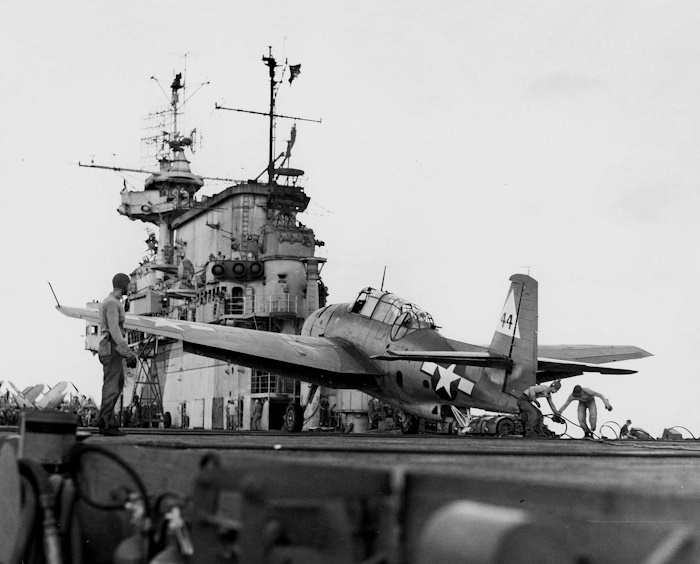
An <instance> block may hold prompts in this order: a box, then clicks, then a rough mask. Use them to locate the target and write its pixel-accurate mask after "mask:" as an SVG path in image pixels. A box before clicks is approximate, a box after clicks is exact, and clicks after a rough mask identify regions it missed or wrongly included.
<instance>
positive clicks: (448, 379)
mask: <svg viewBox="0 0 700 564" xmlns="http://www.w3.org/2000/svg"><path fill="white" fill-rule="evenodd" d="M455 366H456V365H455V364H450V367H449V368H443V367H442V366H440V365H439V364H438V372H439V373H440V380H438V383H437V384H435V391H436V392H437V391H438V390H439V389H440V388H442V389H443V390H445V392H446V393H447V395H448V396H450V397H452V393H451V392H450V385H451V384H452V382H454V381H455V380H461V377H460V376H459V375H458V374H455V372H454V370H455Z"/></svg>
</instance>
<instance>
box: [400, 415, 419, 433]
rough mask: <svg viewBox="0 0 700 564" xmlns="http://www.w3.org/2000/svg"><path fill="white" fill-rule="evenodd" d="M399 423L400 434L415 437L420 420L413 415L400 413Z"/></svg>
mask: <svg viewBox="0 0 700 564" xmlns="http://www.w3.org/2000/svg"><path fill="white" fill-rule="evenodd" d="M399 422H400V423H401V432H402V433H403V434H404V435H415V434H416V433H417V432H418V427H419V425H420V419H418V417H416V416H415V415H409V414H408V413H404V412H403V411H402V412H401V413H400V414H399Z"/></svg>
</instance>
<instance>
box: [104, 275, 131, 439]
mask: <svg viewBox="0 0 700 564" xmlns="http://www.w3.org/2000/svg"><path fill="white" fill-rule="evenodd" d="M129 282H130V279H129V277H128V276H127V275H126V274H122V273H121V272H120V273H119V274H117V275H115V276H114V278H113V279H112V288H113V289H112V292H111V293H110V294H109V296H107V297H106V298H105V299H104V300H102V303H101V304H100V326H101V329H102V335H103V337H102V340H101V341H100V346H99V348H98V351H97V356H98V358H99V359H100V362H101V363H102V369H103V374H104V379H103V382H102V405H101V406H100V412H99V413H98V415H97V427H98V428H99V430H100V433H101V434H103V435H106V436H109V437H113V436H120V435H123V434H124V433H123V432H121V431H120V430H119V425H118V424H117V418H116V416H115V415H114V406H115V405H116V404H117V400H118V399H119V395H120V394H121V393H122V388H123V387H124V360H125V359H126V365H127V366H128V367H129V368H135V367H136V363H137V359H136V355H135V354H134V352H133V351H132V350H131V349H130V348H129V345H128V344H127V342H126V339H125V338H124V319H125V314H124V306H123V305H122V302H121V300H122V297H123V296H125V295H126V294H127V293H128V291H129Z"/></svg>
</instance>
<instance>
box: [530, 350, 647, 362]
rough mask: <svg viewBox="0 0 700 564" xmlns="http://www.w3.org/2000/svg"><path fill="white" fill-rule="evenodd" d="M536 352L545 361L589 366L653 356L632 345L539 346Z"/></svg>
mask: <svg viewBox="0 0 700 564" xmlns="http://www.w3.org/2000/svg"><path fill="white" fill-rule="evenodd" d="M538 352H539V354H540V355H541V356H542V357H545V358H547V359H557V361H559V360H563V361H567V362H568V361H573V362H584V363H591V364H601V363H604V362H617V361H620V360H633V359H635V358H646V357H648V356H654V355H652V354H651V353H650V352H647V351H645V350H644V349H640V348H639V347H635V346H632V345H540V347H539V351H538Z"/></svg>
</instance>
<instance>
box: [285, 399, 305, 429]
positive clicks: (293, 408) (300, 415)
mask: <svg viewBox="0 0 700 564" xmlns="http://www.w3.org/2000/svg"><path fill="white" fill-rule="evenodd" d="M303 425H304V410H303V408H302V407H301V406H300V405H299V404H298V403H290V404H289V405H288V406H287V412H286V413H285V414H284V430H285V431H287V432H289V433H298V432H299V431H301V428H302V426H303Z"/></svg>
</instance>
